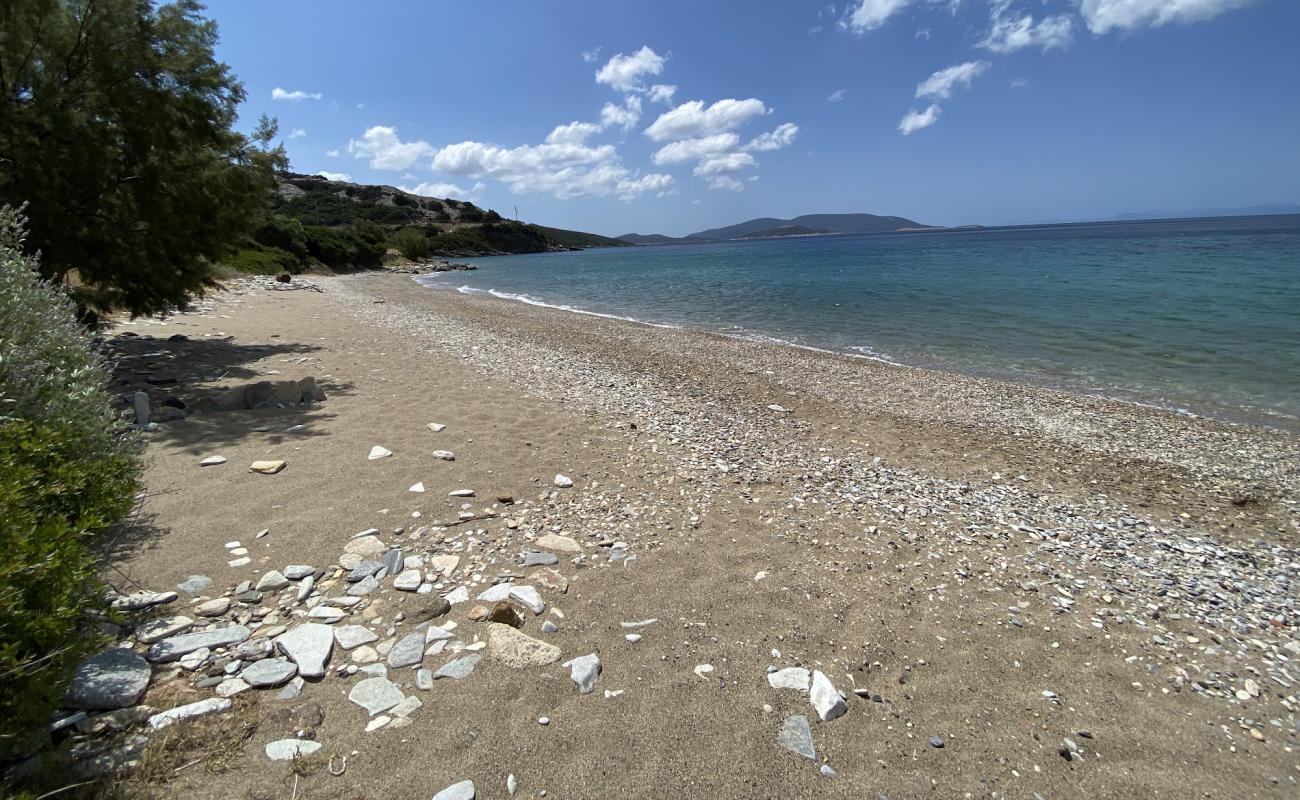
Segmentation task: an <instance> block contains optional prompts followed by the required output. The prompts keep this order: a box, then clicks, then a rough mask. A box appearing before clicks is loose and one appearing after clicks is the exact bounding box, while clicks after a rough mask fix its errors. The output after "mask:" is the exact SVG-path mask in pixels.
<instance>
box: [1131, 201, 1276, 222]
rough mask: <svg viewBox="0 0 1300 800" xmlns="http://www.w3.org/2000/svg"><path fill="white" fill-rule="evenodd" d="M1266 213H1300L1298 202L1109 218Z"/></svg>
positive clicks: (1146, 213) (1138, 213) (1133, 218)
mask: <svg viewBox="0 0 1300 800" xmlns="http://www.w3.org/2000/svg"><path fill="white" fill-rule="evenodd" d="M1267 214H1300V204H1296V203H1264V204H1262V205H1257V206H1241V207H1239V208H1181V209H1175V210H1169V209H1164V210H1159V211H1130V212H1128V213H1125V214H1116V215H1115V216H1113V217H1111V219H1113V220H1117V221H1119V220H1124V221H1127V220H1135V219H1190V218H1193V217H1254V216H1264V215H1267Z"/></svg>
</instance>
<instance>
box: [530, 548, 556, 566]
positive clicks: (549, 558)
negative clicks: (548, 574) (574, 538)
mask: <svg viewBox="0 0 1300 800" xmlns="http://www.w3.org/2000/svg"><path fill="white" fill-rule="evenodd" d="M521 560H522V561H523V565H524V566H525V567H549V566H551V565H552V564H556V563H558V562H559V560H560V559H559V556H557V555H555V554H554V553H542V552H539V551H537V550H525V551H524V552H523V555H522V557H521Z"/></svg>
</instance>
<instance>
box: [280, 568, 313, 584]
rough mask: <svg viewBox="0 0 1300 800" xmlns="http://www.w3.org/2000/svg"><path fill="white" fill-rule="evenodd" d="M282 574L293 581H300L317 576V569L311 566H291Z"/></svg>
mask: <svg viewBox="0 0 1300 800" xmlns="http://www.w3.org/2000/svg"><path fill="white" fill-rule="evenodd" d="M281 574H282V575H284V577H286V578H288V579H289V580H291V581H300V580H302V579H303V578H306V577H309V576H311V575H315V574H316V568H315V567H313V566H311V565H310V564H290V565H288V566H287V567H285V568H284V569H283V570H281Z"/></svg>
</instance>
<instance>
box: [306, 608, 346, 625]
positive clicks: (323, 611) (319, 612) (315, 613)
mask: <svg viewBox="0 0 1300 800" xmlns="http://www.w3.org/2000/svg"><path fill="white" fill-rule="evenodd" d="M347 615H348V612H346V611H344V610H343V609H341V608H336V607H334V606H316V607H315V608H313V609H312V610H311V611H308V612H307V619H312V620H316V621H317V622H322V623H324V624H326V625H333V624H334V623H335V622H338V621H340V620H342V619H343V618H344V617H346V616H347Z"/></svg>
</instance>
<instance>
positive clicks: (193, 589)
mask: <svg viewBox="0 0 1300 800" xmlns="http://www.w3.org/2000/svg"><path fill="white" fill-rule="evenodd" d="M211 585H212V579H211V578H209V577H208V576H207V575H191V576H189V577H188V578H186V579H185V581H184V583H180V584H177V586H176V588H177V589H180V590H181V591H182V592H185V594H188V595H189V596H190V597H194V596H195V595H198V594H200V593H202V592H203V590H204V589H206V588H208V587H209V586H211Z"/></svg>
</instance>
